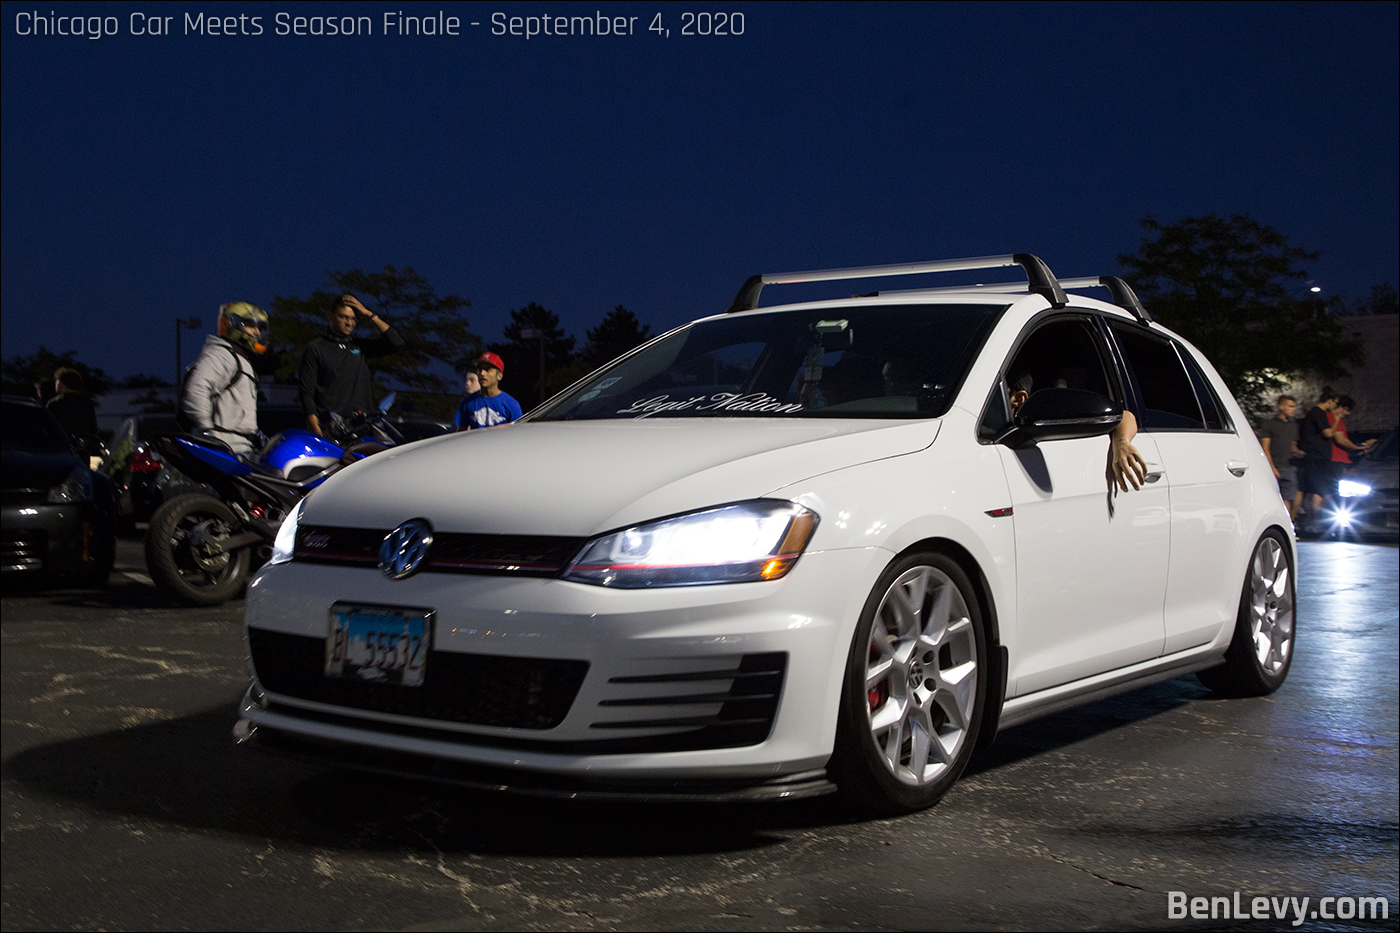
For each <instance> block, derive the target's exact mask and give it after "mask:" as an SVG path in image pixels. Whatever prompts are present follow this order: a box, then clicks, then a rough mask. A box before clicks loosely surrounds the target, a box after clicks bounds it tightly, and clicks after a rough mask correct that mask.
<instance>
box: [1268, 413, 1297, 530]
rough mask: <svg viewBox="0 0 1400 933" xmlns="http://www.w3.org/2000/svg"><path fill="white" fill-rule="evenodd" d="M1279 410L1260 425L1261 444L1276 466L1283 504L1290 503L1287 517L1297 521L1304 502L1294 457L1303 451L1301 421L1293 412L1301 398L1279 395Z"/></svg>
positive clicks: (1272, 464) (1270, 463)
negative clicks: (1297, 419) (1294, 417)
mask: <svg viewBox="0 0 1400 933" xmlns="http://www.w3.org/2000/svg"><path fill="white" fill-rule="evenodd" d="M1277 404H1278V410H1277V411H1276V412H1275V413H1274V416H1273V417H1272V418H1270V419H1269V420H1267V421H1265V422H1264V423H1263V424H1261V425H1259V431H1258V435H1259V446H1261V447H1263V448H1264V453H1265V454H1267V455H1268V457H1269V465H1270V466H1272V467H1273V468H1274V479H1275V480H1277V481H1278V493H1279V496H1280V497H1282V499H1283V504H1284V505H1286V506H1288V517H1289V518H1291V519H1292V520H1293V521H1295V522H1296V521H1297V520H1298V508H1299V507H1300V506H1301V505H1302V504H1303V490H1302V489H1301V488H1300V487H1299V486H1298V468H1297V467H1296V466H1294V465H1293V457H1294V455H1295V454H1300V453H1302V451H1300V450H1299V449H1298V422H1296V421H1294V420H1293V415H1294V414H1295V413H1296V412H1297V411H1298V400H1297V399H1295V398H1294V397H1293V396H1291V395H1280V396H1279V397H1278V403H1277Z"/></svg>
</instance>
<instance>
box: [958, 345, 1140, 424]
mask: <svg viewBox="0 0 1400 933" xmlns="http://www.w3.org/2000/svg"><path fill="white" fill-rule="evenodd" d="M1115 373H1116V371H1115V370H1113V369H1112V368H1111V367H1109V365H1108V364H1107V362H1106V354H1105V347H1104V343H1103V339H1102V337H1100V335H1099V332H1098V330H1097V329H1096V328H1095V327H1094V322H1093V321H1092V320H1090V319H1088V318H1084V317H1058V318H1054V319H1052V320H1050V321H1047V322H1045V323H1043V324H1040V325H1038V326H1037V327H1036V328H1035V330H1033V331H1032V332H1031V333H1030V335H1029V336H1027V337H1026V338H1025V339H1024V340H1023V341H1022V342H1021V345H1020V346H1019V347H1018V348H1017V349H1016V351H1015V352H1014V353H1013V354H1012V356H1011V360H1010V362H1008V363H1007V365H1006V367H1005V368H1004V369H1003V370H1002V374H1001V378H1000V379H998V380H997V385H996V386H995V387H994V388H993V389H992V394H991V397H990V398H989V399H988V400H987V407H986V410H985V413H984V414H983V416H982V421H981V423H980V424H979V425H978V428H977V436H978V439H979V440H981V441H983V442H990V441H991V440H992V439H993V438H995V437H996V436H997V435H998V434H1000V433H1001V431H1002V429H1003V428H1005V427H1006V426H1007V425H1008V424H1010V423H1011V399H1010V395H1011V392H1013V391H1015V389H1016V388H1020V389H1024V390H1025V391H1026V392H1027V393H1030V394H1034V393H1036V392H1039V391H1040V390H1042V389H1053V388H1061V389H1086V390H1088V391H1090V392H1097V393H1099V394H1100V395H1103V396H1105V397H1107V398H1109V399H1112V400H1114V401H1117V402H1121V401H1122V395H1121V391H1120V389H1119V386H1118V379H1117V378H1116V375H1115Z"/></svg>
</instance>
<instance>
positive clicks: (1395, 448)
mask: <svg viewBox="0 0 1400 933" xmlns="http://www.w3.org/2000/svg"><path fill="white" fill-rule="evenodd" d="M1367 459H1368V460H1400V432H1397V431H1391V432H1390V434H1389V435H1387V436H1386V437H1385V439H1384V440H1382V441H1381V442H1380V443H1379V444H1377V445H1376V450H1375V452H1374V453H1372V454H1371V455H1370V456H1368V457H1367Z"/></svg>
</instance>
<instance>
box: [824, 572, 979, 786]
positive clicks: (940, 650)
mask: <svg viewBox="0 0 1400 933" xmlns="http://www.w3.org/2000/svg"><path fill="white" fill-rule="evenodd" d="M985 658H986V649H985V647H984V644H983V631H982V622H981V618H980V614H979V612H978V608H977V601H976V598H975V596H974V595H973V590H972V586H971V584H970V583H969V581H968V579H967V575H966V573H964V572H963V570H962V568H961V567H959V566H958V565H957V563H955V562H954V561H953V560H951V559H950V558H948V557H947V556H945V555H943V554H938V553H923V554H914V555H911V556H909V557H905V558H903V559H901V560H899V561H896V562H895V563H894V564H893V565H892V566H891V567H890V568H889V569H888V570H887V571H886V572H885V574H884V575H883V576H882V577H881V578H880V582H879V583H877V584H876V587H875V590H874V591H873V592H872V593H871V599H870V600H869V601H867V603H866V610H865V613H864V614H863V615H862V618H861V622H860V625H859V626H858V627H857V630H856V640H855V642H854V643H853V645H852V647H851V656H850V659H849V661H848V664H847V671H846V687H845V690H844V695H843V697H842V708H841V714H842V715H841V724H840V728H839V730H838V735H837V749H836V753H835V754H834V755H833V757H832V772H833V775H834V776H835V777H836V780H837V783H838V785H840V786H841V788H842V789H843V791H845V792H847V793H848V795H849V796H852V797H853V798H855V800H856V801H857V802H858V803H860V804H862V805H863V806H866V807H867V808H871V809H876V810H880V811H883V812H905V811H909V810H917V809H921V808H923V807H927V806H930V805H931V804H933V803H934V802H936V801H937V800H938V798H939V797H941V796H943V794H944V793H945V792H946V791H947V790H948V788H949V787H951V786H952V785H953V782H954V781H956V780H957V778H958V775H959V774H961V773H962V770H963V768H964V767H965V766H966V765H967V761H968V758H969V757H970V756H971V754H972V749H973V745H974V742H975V739H976V733H977V727H978V725H979V723H980V721H981V710H982V706H983V702H982V700H983V694H984V693H985V690H986V688H985V682H986V679H987V678H986V676H985V665H986V661H985Z"/></svg>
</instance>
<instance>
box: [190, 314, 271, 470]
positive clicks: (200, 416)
mask: <svg viewBox="0 0 1400 933" xmlns="http://www.w3.org/2000/svg"><path fill="white" fill-rule="evenodd" d="M269 343H271V337H270V327H269V321H268V317H267V312H266V311H264V310H262V309H261V308H259V307H256V306H254V305H251V304H248V303H247V302H246V301H235V302H232V303H230V304H226V305H224V306H222V307H221V308H219V333H218V335H217V336H215V335H214V334H210V335H209V336H208V337H206V338H205V339H204V348H203V349H202V350H201V351H200V353H199V358H198V359H197V360H195V361H194V365H193V366H191V367H190V370H189V373H188V374H187V375H186V376H185V385H184V389H183V391H182V393H181V400H180V407H181V414H182V415H183V416H184V419H185V420H186V421H187V422H188V423H189V424H191V425H193V427H194V430H198V431H203V432H204V433H206V434H209V435H211V436H213V437H215V438H217V439H218V440H221V441H223V442H224V443H226V444H228V445H229V447H231V448H233V450H234V452H235V453H238V454H249V453H252V452H253V444H254V441H255V440H256V436H257V433H258V377H257V374H256V373H255V372H254V371H253V362H252V354H254V353H265V352H267V347H268V344H269Z"/></svg>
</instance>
